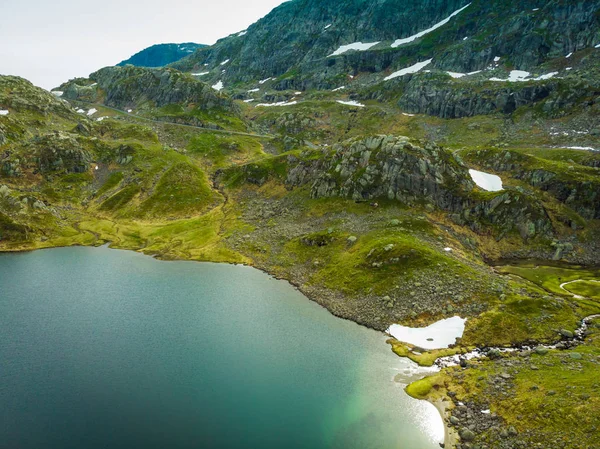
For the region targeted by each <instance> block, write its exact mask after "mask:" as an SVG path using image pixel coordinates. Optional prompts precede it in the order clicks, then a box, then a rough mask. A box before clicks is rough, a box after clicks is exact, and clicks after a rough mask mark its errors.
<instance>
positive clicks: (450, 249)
mask: <svg viewBox="0 0 600 449" xmlns="http://www.w3.org/2000/svg"><path fill="white" fill-rule="evenodd" d="M444 251H446V252H447V253H451V252H452V248H450V247H448V248H444Z"/></svg>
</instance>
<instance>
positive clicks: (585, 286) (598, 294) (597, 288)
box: [564, 280, 600, 301]
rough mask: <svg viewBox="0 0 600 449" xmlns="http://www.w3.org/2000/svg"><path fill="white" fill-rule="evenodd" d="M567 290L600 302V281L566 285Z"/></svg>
mask: <svg viewBox="0 0 600 449" xmlns="http://www.w3.org/2000/svg"><path fill="white" fill-rule="evenodd" d="M564 288H565V289H566V290H568V291H570V292H571V293H574V294H576V295H579V296H583V297H585V298H590V299H595V300H597V301H600V280H597V281H583V280H581V281H577V282H573V283H571V284H568V285H565V287H564Z"/></svg>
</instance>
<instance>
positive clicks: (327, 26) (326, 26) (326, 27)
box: [323, 23, 333, 30]
mask: <svg viewBox="0 0 600 449" xmlns="http://www.w3.org/2000/svg"><path fill="white" fill-rule="evenodd" d="M331 25H333V24H331V23H330V24H329V25H325V28H323V29H324V30H326V29H328V28H329V27H331Z"/></svg>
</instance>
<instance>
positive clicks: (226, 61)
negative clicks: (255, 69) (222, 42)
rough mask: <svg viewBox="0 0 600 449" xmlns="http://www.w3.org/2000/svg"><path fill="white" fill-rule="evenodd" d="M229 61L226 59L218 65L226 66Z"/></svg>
mask: <svg viewBox="0 0 600 449" xmlns="http://www.w3.org/2000/svg"><path fill="white" fill-rule="evenodd" d="M229 61H231V59H226V60H225V61H223V62H222V63H221V64H219V65H225V64H227V63H228V62H229Z"/></svg>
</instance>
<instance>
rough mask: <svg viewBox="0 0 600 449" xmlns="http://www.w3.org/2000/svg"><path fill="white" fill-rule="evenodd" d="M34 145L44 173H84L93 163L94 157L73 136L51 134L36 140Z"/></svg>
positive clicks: (39, 164)
mask: <svg viewBox="0 0 600 449" xmlns="http://www.w3.org/2000/svg"><path fill="white" fill-rule="evenodd" d="M33 144H34V145H35V146H36V147H37V152H36V159H37V161H38V164H37V165H38V168H39V170H40V171H41V172H42V173H48V172H53V171H65V172H67V173H83V172H85V171H87V170H88V169H89V167H90V164H91V163H92V159H93V158H92V155H91V154H90V153H89V152H88V151H86V150H85V149H84V148H82V146H81V145H80V144H79V143H78V141H77V140H76V138H75V136H74V135H72V134H66V133H55V134H50V135H47V136H43V137H40V138H38V139H35V140H34V142H33Z"/></svg>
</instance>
